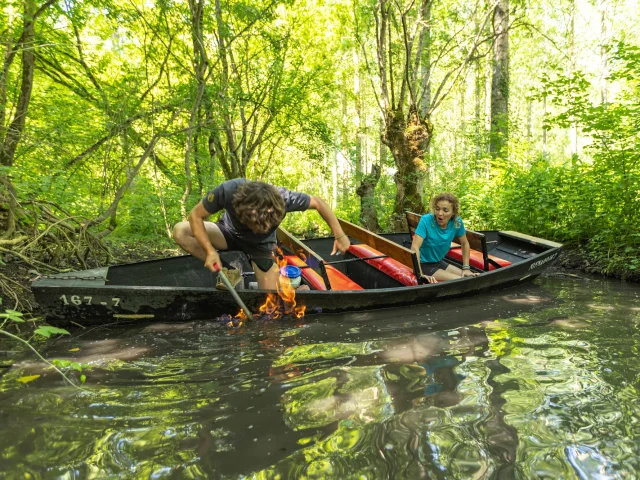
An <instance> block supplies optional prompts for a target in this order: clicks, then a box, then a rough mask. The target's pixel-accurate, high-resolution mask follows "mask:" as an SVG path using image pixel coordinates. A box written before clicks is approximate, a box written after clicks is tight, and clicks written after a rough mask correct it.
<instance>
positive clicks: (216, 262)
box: [204, 250, 222, 272]
mask: <svg viewBox="0 0 640 480" xmlns="http://www.w3.org/2000/svg"><path fill="white" fill-rule="evenodd" d="M204 266H205V268H208V269H209V270H211V271H212V272H219V271H220V269H221V268H222V261H221V260H220V255H218V252H216V251H215V250H213V251H211V252H209V253H207V259H206V260H205V261H204Z"/></svg>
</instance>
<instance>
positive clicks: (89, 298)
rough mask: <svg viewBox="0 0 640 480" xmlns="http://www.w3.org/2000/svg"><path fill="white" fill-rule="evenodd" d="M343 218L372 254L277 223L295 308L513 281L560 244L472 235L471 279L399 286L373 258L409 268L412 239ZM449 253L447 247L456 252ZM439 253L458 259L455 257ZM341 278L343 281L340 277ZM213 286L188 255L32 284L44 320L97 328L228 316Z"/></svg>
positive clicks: (236, 255)
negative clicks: (292, 271)
mask: <svg viewBox="0 0 640 480" xmlns="http://www.w3.org/2000/svg"><path fill="white" fill-rule="evenodd" d="M341 223H342V226H343V228H344V230H345V232H346V233H347V234H348V235H349V237H350V238H351V240H352V242H353V244H354V245H358V244H359V245H368V247H367V248H371V247H373V249H375V250H373V249H372V250H371V251H372V252H375V253H377V254H378V255H373V256H371V255H370V253H367V254H366V255H369V256H367V257H366V258H364V259H363V258H358V256H357V255H355V254H353V253H352V252H351V250H353V249H350V251H349V252H347V254H345V255H344V257H342V256H338V257H336V256H331V255H330V252H331V249H332V246H333V238H318V239H311V240H305V241H299V240H297V239H296V238H294V237H293V236H291V235H290V234H288V232H286V231H285V230H283V229H279V230H278V240H279V245H280V247H281V248H282V249H283V252H284V253H285V254H287V258H289V259H290V260H291V259H293V260H294V262H293V263H295V262H298V264H300V262H302V260H299V259H298V258H299V257H302V258H304V263H305V264H306V265H308V267H307V268H303V272H306V273H307V274H308V275H306V276H305V277H304V278H303V283H305V284H307V285H310V286H311V287H312V290H309V291H297V292H296V296H295V300H296V302H297V304H298V305H304V306H306V311H307V313H335V312H345V311H347V312H348V311H361V310H371V309H380V308H389V307H401V306H404V305H415V304H422V303H428V302H433V301H436V300H440V299H447V298H453V297H460V296H468V295H473V294H478V293H482V292H486V291H489V290H494V289H497V288H503V287H507V286H511V285H516V284H520V283H522V282H525V281H529V280H532V279H533V278H535V277H537V276H538V275H539V274H540V273H542V272H543V271H544V270H545V269H546V268H547V267H549V266H550V265H551V264H552V263H553V261H554V260H555V259H556V258H557V257H558V255H559V253H560V250H561V248H562V245H560V244H558V243H555V242H550V241H547V240H543V239H539V238H535V237H531V236H527V235H523V234H519V233H516V232H506V231H485V232H479V233H475V232H474V235H479V236H480V237H482V238H483V240H482V245H474V243H473V242H471V243H472V248H478V249H480V248H483V249H484V250H485V251H484V252H481V251H480V250H477V251H475V252H472V253H474V254H476V257H477V258H476V260H478V259H479V263H478V262H476V263H477V264H478V269H477V270H478V271H482V270H484V269H485V268H484V267H487V269H489V271H483V272H482V274H481V275H479V276H477V277H467V278H461V279H459V280H452V281H447V282H442V283H437V284H428V283H427V284H417V283H418V282H416V280H415V277H413V278H412V280H413V285H407V283H411V282H406V281H404V280H403V278H402V277H398V276H397V275H395V274H394V272H391V275H390V274H389V273H388V272H387V273H385V272H384V271H382V270H384V268H382V270H381V269H379V268H380V265H375V263H376V262H379V261H383V260H386V259H387V258H388V259H389V261H390V262H391V261H393V262H396V263H399V264H403V265H404V266H405V267H406V268H408V269H411V267H412V266H413V267H415V262H416V258H417V257H415V254H414V252H412V251H411V250H408V248H407V246H408V245H410V244H411V243H410V242H411V232H409V233H395V234H382V235H376V234H373V233H371V232H367V231H366V230H363V229H361V228H360V227H357V226H355V225H353V224H350V223H349V222H344V221H342V220H341ZM468 238H469V234H468ZM473 238H475V237H472V239H473ZM302 253H304V255H302ZM450 253H455V252H454V249H452V251H451V252H450ZM294 254H297V255H299V257H296V256H294ZM389 257H391V258H389ZM491 258H493V259H496V258H497V259H499V260H502V262H501V263H503V264H506V265H507V266H500V265H498V264H495V265H496V266H495V267H494V266H493V265H490V264H488V262H493V263H495V262H494V261H493V260H491ZM221 259H222V261H223V263H224V264H225V266H234V267H236V268H240V270H241V271H242V272H243V283H242V284H241V285H240V286H239V288H238V293H239V295H240V297H241V298H242V300H243V301H244V302H245V303H246V305H247V306H248V307H249V309H251V310H252V311H254V312H255V311H257V310H258V307H259V306H260V305H263V304H264V302H265V299H266V296H267V294H268V293H269V291H267V290H257V289H251V288H249V286H250V283H251V282H255V276H254V275H253V274H252V272H251V264H250V262H249V261H248V259H247V257H246V256H245V255H244V254H243V253H241V252H237V251H229V252H221ZM336 259H338V260H336ZM392 259H396V260H392ZM447 260H448V261H450V262H451V263H453V264H456V263H458V264H459V260H456V258H455V255H453V256H451V257H447ZM487 260H488V261H487ZM290 263H292V262H291V261H290ZM483 263H484V264H483ZM400 267H401V268H402V265H400ZM474 269H475V268H474ZM394 275H395V276H394ZM312 277H315V280H314V278H312ZM337 277H338V280H336V278H337ZM318 278H321V279H322V280H321V281H322V282H324V284H325V286H324V287H325V289H322V290H320V289H317V288H323V285H322V284H321V285H318V281H317V280H318ZM339 278H342V279H343V280H344V279H346V280H345V281H346V284H345V282H342V283H341V282H340V281H339ZM398 278H400V280H398ZM403 281H404V283H402V282H403ZM351 282H353V283H355V284H357V285H358V286H359V287H360V289H358V290H353V289H348V290H344V289H341V288H351V287H349V285H352V284H353V283H351ZM215 284H216V275H215V274H213V273H211V272H209V271H208V270H206V269H205V268H204V267H203V266H202V262H201V261H200V260H198V259H196V258H194V257H191V256H189V255H186V256H177V257H170V258H165V259H160V260H151V261H145V262H138V263H132V264H125V265H116V266H110V267H104V268H97V269H92V270H84V271H77V272H72V273H63V274H57V275H48V276H45V277H41V278H39V279H37V280H35V281H34V282H33V284H32V290H33V293H34V295H35V298H36V301H37V302H38V304H39V305H40V307H41V308H42V310H43V311H44V313H45V314H46V316H47V319H48V321H49V322H50V323H52V324H57V325H64V324H68V323H69V322H71V321H73V322H75V323H80V324H83V325H92V324H93V325H96V324H104V323H109V324H114V323H120V322H122V323H131V322H141V321H153V322H158V321H160V322H176V321H192V320H202V319H212V318H216V317H219V316H221V315H223V314H231V315H234V314H236V313H237V312H238V311H239V308H238V306H237V304H236V303H235V302H234V300H233V298H232V296H231V294H230V293H229V292H227V291H222V290H216V288H215ZM332 284H333V286H332ZM341 285H342V286H341ZM345 285H346V287H345Z"/></svg>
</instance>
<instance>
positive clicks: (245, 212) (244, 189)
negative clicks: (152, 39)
mask: <svg viewBox="0 0 640 480" xmlns="http://www.w3.org/2000/svg"><path fill="white" fill-rule="evenodd" d="M233 209H234V210H235V212H236V215H237V216H238V219H239V220H240V221H241V222H242V223H244V224H245V225H246V226H248V227H249V228H250V229H251V231H252V232H254V233H268V232H270V231H271V230H273V229H275V228H276V227H277V226H278V225H280V223H281V222H282V220H283V219H284V215H285V213H286V207H285V204H284V200H283V199H282V196H281V195H280V192H279V191H278V190H277V189H276V187H274V186H273V185H269V184H268V183H264V182H246V183H244V184H242V185H240V187H239V188H238V189H237V190H236V191H235V193H234V194H233Z"/></svg>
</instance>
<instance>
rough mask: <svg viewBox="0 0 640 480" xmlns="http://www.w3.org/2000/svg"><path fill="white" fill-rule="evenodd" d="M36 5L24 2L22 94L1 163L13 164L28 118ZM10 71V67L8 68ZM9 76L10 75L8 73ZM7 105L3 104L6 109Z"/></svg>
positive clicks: (2, 148) (29, 0)
mask: <svg viewBox="0 0 640 480" xmlns="http://www.w3.org/2000/svg"><path fill="white" fill-rule="evenodd" d="M34 13H35V5H34V3H33V0H27V1H26V2H25V3H24V30H23V34H22V37H21V38H22V41H21V42H20V45H19V48H21V49H22V78H21V83H20V96H19V97H18V105H17V107H16V113H15V115H14V116H13V120H12V121H11V124H10V125H9V128H8V129H7V133H6V135H5V137H4V139H3V140H4V141H3V143H2V145H1V146H0V165H4V166H11V165H13V159H14V156H15V153H16V148H17V147H18V142H19V141H20V137H22V131H23V130H24V125H25V122H26V118H27V111H28V110H29V102H30V101H31V91H32V89H33V70H34V66H35V55H34V48H33V47H34V46H33V41H34V38H35V24H34V22H35V19H34ZM7 71H8V68H7ZM7 78H8V75H7ZM5 108H6V105H2V110H3V111H6V110H5Z"/></svg>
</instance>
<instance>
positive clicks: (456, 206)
mask: <svg viewBox="0 0 640 480" xmlns="http://www.w3.org/2000/svg"><path fill="white" fill-rule="evenodd" d="M443 200H445V201H447V202H449V203H450V204H451V209H452V210H453V214H452V215H451V220H453V222H454V225H455V227H456V228H459V227H460V222H459V221H458V216H459V214H460V200H458V197H456V196H455V195H454V194H453V193H448V192H444V193H439V194H437V195H436V196H434V197H433V198H432V199H431V211H432V212H435V211H436V205H437V204H438V202H442V201H443Z"/></svg>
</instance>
